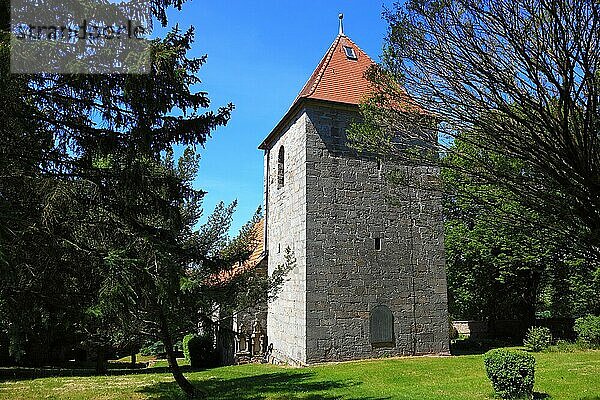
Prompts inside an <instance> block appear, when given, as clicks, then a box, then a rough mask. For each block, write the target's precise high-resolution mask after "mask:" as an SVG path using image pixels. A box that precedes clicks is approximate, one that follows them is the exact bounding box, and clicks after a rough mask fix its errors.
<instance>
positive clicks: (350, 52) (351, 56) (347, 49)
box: [344, 46, 358, 60]
mask: <svg viewBox="0 0 600 400" xmlns="http://www.w3.org/2000/svg"><path fill="white" fill-rule="evenodd" d="M344 51H345V52H346V57H347V58H348V59H349V60H358V56H357V55H356V51H354V49H353V48H352V47H348V46H344Z"/></svg>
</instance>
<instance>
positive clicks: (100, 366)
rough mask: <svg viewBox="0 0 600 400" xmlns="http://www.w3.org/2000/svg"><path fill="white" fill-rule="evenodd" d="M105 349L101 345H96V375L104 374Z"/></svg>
mask: <svg viewBox="0 0 600 400" xmlns="http://www.w3.org/2000/svg"><path fill="white" fill-rule="evenodd" d="M105 358H106V351H105V349H104V347H103V346H100V347H98V349H97V354H96V375H104V374H106V362H105V361H106V360H105Z"/></svg>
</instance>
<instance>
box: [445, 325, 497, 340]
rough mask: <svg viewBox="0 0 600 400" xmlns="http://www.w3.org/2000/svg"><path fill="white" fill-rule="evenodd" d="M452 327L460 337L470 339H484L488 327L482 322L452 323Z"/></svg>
mask: <svg viewBox="0 0 600 400" xmlns="http://www.w3.org/2000/svg"><path fill="white" fill-rule="evenodd" d="M452 326H453V327H454V329H456V330H457V331H458V333H459V334H460V335H465V336H469V337H472V338H478V337H484V336H486V335H487V333H488V325H487V322H484V321H452Z"/></svg>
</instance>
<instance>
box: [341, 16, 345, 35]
mask: <svg viewBox="0 0 600 400" xmlns="http://www.w3.org/2000/svg"><path fill="white" fill-rule="evenodd" d="M340 36H345V35H344V14H342V13H340Z"/></svg>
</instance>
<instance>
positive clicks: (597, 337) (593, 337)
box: [573, 315, 600, 347]
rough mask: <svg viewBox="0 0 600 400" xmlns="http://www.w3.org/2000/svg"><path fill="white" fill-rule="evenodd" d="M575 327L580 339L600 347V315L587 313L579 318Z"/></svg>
mask: <svg viewBox="0 0 600 400" xmlns="http://www.w3.org/2000/svg"><path fill="white" fill-rule="evenodd" d="M573 329H574V330H575V332H576V333H577V339H578V340H580V341H582V342H584V343H586V344H588V345H591V346H593V347H600V316H595V315H587V316H585V317H581V318H577V319H576V320H575V326H574V327H573Z"/></svg>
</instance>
